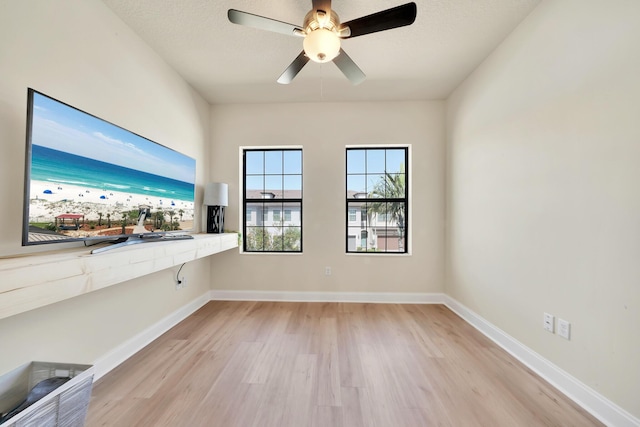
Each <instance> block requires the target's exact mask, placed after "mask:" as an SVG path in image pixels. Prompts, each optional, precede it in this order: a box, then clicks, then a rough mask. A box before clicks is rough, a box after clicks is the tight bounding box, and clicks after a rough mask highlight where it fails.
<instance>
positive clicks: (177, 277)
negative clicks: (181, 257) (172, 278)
mask: <svg viewBox="0 0 640 427" xmlns="http://www.w3.org/2000/svg"><path fill="white" fill-rule="evenodd" d="M185 264H186V262H184V263H182V265H181V266H180V268H179V269H178V272H177V273H176V282H178V285H180V284H182V280H180V272H181V271H182V267H184V265H185Z"/></svg>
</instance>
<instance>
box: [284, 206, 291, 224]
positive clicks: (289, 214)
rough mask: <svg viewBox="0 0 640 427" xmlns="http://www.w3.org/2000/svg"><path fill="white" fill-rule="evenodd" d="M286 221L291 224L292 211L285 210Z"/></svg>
mask: <svg viewBox="0 0 640 427" xmlns="http://www.w3.org/2000/svg"><path fill="white" fill-rule="evenodd" d="M284 220H285V222H290V221H291V209H285V210H284Z"/></svg>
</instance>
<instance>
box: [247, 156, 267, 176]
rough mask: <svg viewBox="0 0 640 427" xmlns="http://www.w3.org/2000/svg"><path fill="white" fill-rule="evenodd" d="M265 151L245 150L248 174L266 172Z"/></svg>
mask: <svg viewBox="0 0 640 427" xmlns="http://www.w3.org/2000/svg"><path fill="white" fill-rule="evenodd" d="M263 153H264V151H245V162H246V171H245V173H246V174H249V175H254V174H263V173H264V168H263V167H264V156H263Z"/></svg>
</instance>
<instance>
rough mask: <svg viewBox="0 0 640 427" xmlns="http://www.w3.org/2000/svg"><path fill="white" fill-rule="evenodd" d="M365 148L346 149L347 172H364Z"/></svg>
mask: <svg viewBox="0 0 640 427" xmlns="http://www.w3.org/2000/svg"><path fill="white" fill-rule="evenodd" d="M364 159H365V150H347V173H348V174H352V173H365V168H364Z"/></svg>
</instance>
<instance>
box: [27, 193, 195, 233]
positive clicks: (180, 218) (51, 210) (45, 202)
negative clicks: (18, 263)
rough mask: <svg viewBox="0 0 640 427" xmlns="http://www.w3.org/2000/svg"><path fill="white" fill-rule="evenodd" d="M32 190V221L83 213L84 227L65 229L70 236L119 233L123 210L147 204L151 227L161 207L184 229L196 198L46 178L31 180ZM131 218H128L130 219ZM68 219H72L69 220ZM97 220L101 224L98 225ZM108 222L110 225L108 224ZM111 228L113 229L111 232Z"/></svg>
mask: <svg viewBox="0 0 640 427" xmlns="http://www.w3.org/2000/svg"><path fill="white" fill-rule="evenodd" d="M30 193H31V198H30V203H29V222H30V223H38V224H43V223H55V218H56V217H58V216H60V215H64V214H81V215H83V216H84V222H85V223H86V224H85V227H82V228H81V229H79V230H64V231H63V232H62V234H64V235H67V236H69V237H82V236H100V235H109V234H116V233H117V234H119V233H120V231H121V229H122V214H123V213H125V212H131V211H137V210H138V209H139V208H140V206H145V205H146V206H149V207H150V208H151V218H149V219H147V221H146V222H147V224H148V226H147V228H149V230H150V231H151V230H153V228H152V227H150V225H151V224H153V223H154V219H153V218H154V216H155V215H156V214H157V212H160V211H161V212H162V215H163V216H164V222H165V223H168V222H170V218H171V217H172V216H173V218H176V220H177V222H178V223H179V224H180V225H179V228H180V229H181V230H190V229H191V228H192V227H193V215H194V204H193V202H187V201H183V200H171V199H166V198H161V197H149V196H145V195H142V194H135V193H123V192H119V191H108V190H99V189H94V188H86V187H81V186H77V185H70V184H60V183H59V184H56V183H53V182H46V181H31V189H30ZM131 220H132V219H131V218H129V222H131ZM66 222H68V223H69V224H71V223H72V221H70V220H66ZM81 222H82V221H81ZM98 222H100V223H101V224H100V225H98V224H97V223H98ZM93 223H96V224H93ZM109 223H110V224H111V227H107V225H108V224H109ZM127 228H130V227H127ZM110 229H111V230H113V233H109V231H110Z"/></svg>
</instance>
